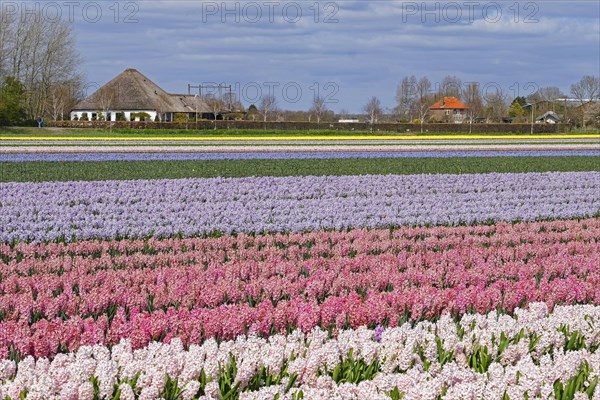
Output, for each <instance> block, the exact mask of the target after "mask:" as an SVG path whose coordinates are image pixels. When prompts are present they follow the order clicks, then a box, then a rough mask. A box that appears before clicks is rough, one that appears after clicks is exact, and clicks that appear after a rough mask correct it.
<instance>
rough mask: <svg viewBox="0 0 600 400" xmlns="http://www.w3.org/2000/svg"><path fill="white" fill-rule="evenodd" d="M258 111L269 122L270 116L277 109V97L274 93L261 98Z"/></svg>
mask: <svg viewBox="0 0 600 400" xmlns="http://www.w3.org/2000/svg"><path fill="white" fill-rule="evenodd" d="M258 111H259V112H260V114H261V115H262V116H263V121H264V122H267V120H268V119H269V116H270V115H272V114H274V113H275V112H276V111H277V99H276V98H275V96H274V95H272V94H268V95H264V96H262V97H261V98H260V103H259V107H258Z"/></svg>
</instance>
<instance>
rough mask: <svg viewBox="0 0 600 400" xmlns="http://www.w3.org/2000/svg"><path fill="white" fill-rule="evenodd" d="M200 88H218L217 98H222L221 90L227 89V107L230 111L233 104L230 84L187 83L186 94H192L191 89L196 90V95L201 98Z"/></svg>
mask: <svg viewBox="0 0 600 400" xmlns="http://www.w3.org/2000/svg"><path fill="white" fill-rule="evenodd" d="M202 89H205V90H209V89H210V90H214V89H216V90H218V91H219V100H222V99H223V90H226V91H227V109H228V110H229V111H231V109H232V107H233V104H232V99H233V90H232V87H231V85H225V84H222V83H220V84H218V85H192V84H189V83H188V95H191V94H192V90H198V96H199V97H200V98H202Z"/></svg>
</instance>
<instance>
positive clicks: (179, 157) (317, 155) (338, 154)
mask: <svg viewBox="0 0 600 400" xmlns="http://www.w3.org/2000/svg"><path fill="white" fill-rule="evenodd" d="M557 156H586V157H594V156H595V157H600V151H598V150H481V151H479V150H471V151H456V150H447V151H446V150H444V151H309V152H303V151H298V152H216V153H203V152H198V153H174V152H151V153H150V152H149V153H121V152H115V153H31V154H24V153H20V154H0V162H30V161H91V162H100V161H149V160H157V161H185V160H257V159H261V160H289V159H328V158H450V157H557Z"/></svg>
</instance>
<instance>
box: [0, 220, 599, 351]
mask: <svg viewBox="0 0 600 400" xmlns="http://www.w3.org/2000/svg"><path fill="white" fill-rule="evenodd" d="M0 277H1V279H0V359H5V358H8V357H11V356H13V357H14V356H15V355H19V356H21V357H22V356H26V355H33V356H34V357H36V358H39V357H53V356H55V355H56V354H57V353H64V352H72V351H76V350H77V349H78V348H79V347H81V346H85V345H96V344H98V345H115V344H117V343H119V342H120V341H121V340H122V339H129V340H130V343H131V345H132V346H133V348H134V349H138V348H142V347H144V346H146V345H148V343H150V342H152V341H162V342H164V343H169V342H170V341H171V340H172V339H174V338H179V339H181V340H182V342H183V344H184V345H185V346H189V345H191V344H200V343H203V342H204V341H205V340H207V339H210V338H218V339H235V338H236V337H238V336H240V335H244V334H249V333H251V334H258V335H262V336H269V335H272V334H274V333H280V334H284V333H286V332H290V331H292V330H294V329H296V328H299V329H300V330H301V331H303V332H309V331H310V330H311V329H313V328H314V327H320V328H322V329H328V330H330V331H333V332H336V331H338V330H340V329H347V328H357V327H359V326H373V327H374V326H375V325H384V326H397V325H399V324H400V323H402V322H403V321H405V320H413V321H417V320H421V319H431V318H434V317H439V316H440V315H441V314H442V313H444V312H447V313H450V314H452V315H455V316H461V315H463V314H465V313H466V312H467V311H470V310H473V311H477V312H479V313H486V312H489V311H492V310H500V311H503V312H508V313H511V312H512V311H513V310H514V309H515V308H516V307H520V306H524V305H526V304H528V303H531V302H544V303H545V304H546V305H547V306H548V307H549V308H550V309H553V307H554V306H555V305H565V304H596V305H597V304H600V220H598V219H585V220H580V221H551V222H530V223H519V224H514V225H513V224H510V223H497V224H496V225H493V226H487V225H484V226H469V227H435V228H399V229H395V230H364V229H357V230H352V231H349V232H318V233H306V234H299V233H298V234H289V235H285V234H275V235H265V236H257V237H254V236H249V235H239V236H236V237H222V238H216V239H215V238H209V239H199V238H195V239H165V240H158V239H150V240H147V241H143V240H136V241H129V240H124V241H83V242H76V243H70V244H61V243H51V244H24V243H20V244H17V245H16V246H14V247H10V246H8V245H0Z"/></svg>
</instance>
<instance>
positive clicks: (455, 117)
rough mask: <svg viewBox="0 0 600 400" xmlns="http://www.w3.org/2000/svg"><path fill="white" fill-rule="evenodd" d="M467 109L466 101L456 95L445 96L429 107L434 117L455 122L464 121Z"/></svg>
mask: <svg viewBox="0 0 600 400" xmlns="http://www.w3.org/2000/svg"><path fill="white" fill-rule="evenodd" d="M466 110H467V107H466V106H465V105H464V103H463V102H461V101H460V100H458V99H457V98H456V97H444V98H443V99H442V100H439V101H436V102H435V103H433V105H432V106H431V107H429V111H430V113H431V117H432V118H433V119H438V120H440V121H446V122H455V123H462V122H463V120H464V118H465V111H466Z"/></svg>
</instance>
